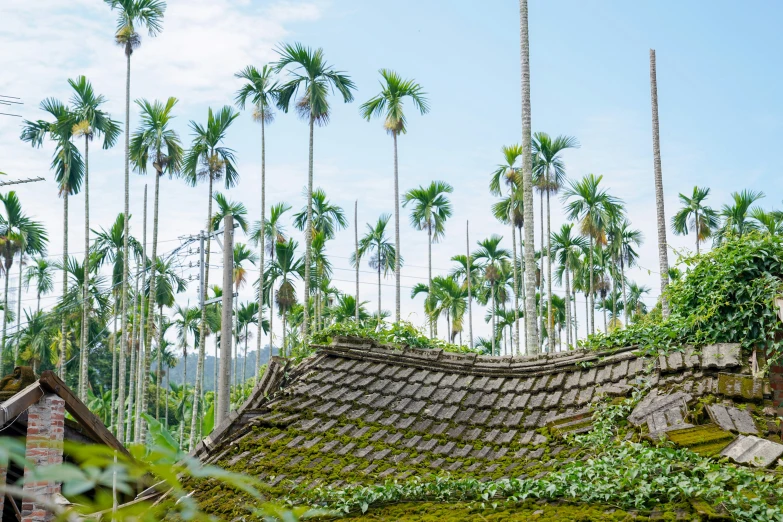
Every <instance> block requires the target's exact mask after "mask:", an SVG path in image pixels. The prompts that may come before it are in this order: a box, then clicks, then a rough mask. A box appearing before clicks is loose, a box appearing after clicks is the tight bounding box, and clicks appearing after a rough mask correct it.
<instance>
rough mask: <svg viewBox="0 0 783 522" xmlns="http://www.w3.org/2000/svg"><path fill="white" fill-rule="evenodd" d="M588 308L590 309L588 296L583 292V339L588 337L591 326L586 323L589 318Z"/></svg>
mask: <svg viewBox="0 0 783 522" xmlns="http://www.w3.org/2000/svg"><path fill="white" fill-rule="evenodd" d="M588 308H590V296H589V292H585V338H587V336H588V335H590V326H591V325H592V323H591V322H590V321H588V318H589V317H590V313H589V311H588Z"/></svg>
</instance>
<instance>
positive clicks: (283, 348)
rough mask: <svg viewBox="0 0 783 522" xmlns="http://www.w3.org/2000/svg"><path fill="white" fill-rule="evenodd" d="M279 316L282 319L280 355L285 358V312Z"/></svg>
mask: <svg viewBox="0 0 783 522" xmlns="http://www.w3.org/2000/svg"><path fill="white" fill-rule="evenodd" d="M281 316H282V318H283V346H282V347H281V351H280V355H282V356H283V357H285V355H286V353H285V338H286V332H285V323H286V312H283V313H282V314H281Z"/></svg>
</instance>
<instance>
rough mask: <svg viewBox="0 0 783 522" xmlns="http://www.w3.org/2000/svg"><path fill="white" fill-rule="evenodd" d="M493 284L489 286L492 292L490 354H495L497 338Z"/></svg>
mask: <svg viewBox="0 0 783 522" xmlns="http://www.w3.org/2000/svg"><path fill="white" fill-rule="evenodd" d="M492 285H493V286H491V287H490V288H489V291H490V293H492V355H495V339H496V338H497V326H496V325H495V312H496V311H497V303H496V300H495V286H494V283H492Z"/></svg>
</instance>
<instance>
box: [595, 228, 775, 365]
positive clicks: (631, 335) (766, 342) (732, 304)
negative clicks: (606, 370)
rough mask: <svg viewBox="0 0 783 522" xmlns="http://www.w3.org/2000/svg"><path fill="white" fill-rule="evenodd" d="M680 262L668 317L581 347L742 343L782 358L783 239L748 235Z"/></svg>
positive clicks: (651, 348)
mask: <svg viewBox="0 0 783 522" xmlns="http://www.w3.org/2000/svg"><path fill="white" fill-rule="evenodd" d="M682 262H683V263H684V264H685V265H686V266H687V267H688V270H687V271H686V273H685V275H684V276H683V277H681V278H680V279H679V280H677V281H673V282H671V284H670V285H669V287H668V290H667V294H666V295H667V297H668V299H669V307H670V310H671V313H670V315H669V317H668V318H667V319H662V318H661V317H660V315H659V314H650V316H651V318H650V319H647V320H641V321H639V322H636V323H633V324H631V325H629V326H628V327H627V328H623V329H617V330H615V331H613V332H610V333H609V334H608V335H604V334H596V335H593V336H590V337H589V338H588V339H587V340H586V341H584V342H583V345H584V346H586V347H588V348H592V349H605V348H612V347H621V346H639V348H640V349H642V350H644V351H647V352H651V353H657V352H668V351H671V350H676V349H680V348H682V347H683V346H684V345H686V344H691V345H694V346H704V345H706V344H712V343H740V344H741V345H742V347H743V348H744V349H746V350H751V349H753V348H757V349H759V350H761V353H766V354H768V355H771V356H773V357H776V356H780V355H781V354H783V342H782V341H781V340H779V339H778V338H777V336H776V334H778V333H779V332H780V330H781V328H780V322H779V319H778V317H777V310H776V307H775V298H776V297H778V296H779V295H780V294H781V290H782V288H783V284H782V281H783V238H781V237H779V236H770V235H760V234H748V235H746V236H743V237H741V238H733V239H730V240H729V241H727V242H725V243H724V244H722V245H720V246H718V247H717V248H715V249H713V250H712V251H710V252H708V253H706V254H702V255H700V256H695V257H690V258H685V259H683V260H682Z"/></svg>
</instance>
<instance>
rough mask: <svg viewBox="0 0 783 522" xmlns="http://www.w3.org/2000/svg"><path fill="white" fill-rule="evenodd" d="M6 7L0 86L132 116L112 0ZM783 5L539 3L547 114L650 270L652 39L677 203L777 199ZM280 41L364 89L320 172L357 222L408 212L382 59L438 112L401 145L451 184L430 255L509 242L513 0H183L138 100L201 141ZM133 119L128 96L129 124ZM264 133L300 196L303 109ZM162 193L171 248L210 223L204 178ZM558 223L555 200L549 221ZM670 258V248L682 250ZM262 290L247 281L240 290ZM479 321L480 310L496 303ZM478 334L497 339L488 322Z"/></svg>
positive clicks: (117, 194)
mask: <svg viewBox="0 0 783 522" xmlns="http://www.w3.org/2000/svg"><path fill="white" fill-rule="evenodd" d="M0 9H1V10H2V12H3V16H2V17H3V19H4V23H3V24H2V26H0V47H2V48H3V49H12V50H13V52H6V53H3V55H2V56H0V67H2V70H3V75H2V76H0V94H6V95H13V96H21V97H22V98H23V100H24V102H25V105H24V106H23V107H22V108H21V109H19V113H21V114H22V115H23V116H24V117H25V118H29V119H33V118H38V117H41V116H42V113H40V111H38V110H37V109H36V107H37V105H38V103H39V102H40V100H41V99H42V98H43V97H46V96H55V97H59V98H61V99H67V98H68V97H69V96H70V93H69V92H68V85H67V83H66V80H67V78H72V77H75V76H77V75H79V74H86V75H87V76H88V77H89V78H90V80H91V81H92V82H93V84H94V86H95V88H96V90H97V91H98V92H101V93H103V94H105V95H106V96H107V97H108V98H109V100H110V102H109V104H108V106H107V107H108V110H110V111H111V112H112V114H113V116H114V117H115V118H117V119H122V118H124V111H123V101H124V61H123V56H122V52H121V50H120V49H118V48H117V47H115V46H114V45H113V42H112V35H113V28H114V16H113V15H112V13H110V12H109V10H108V8H107V7H106V6H105V5H104V4H103V3H102V2H98V1H97V0H75V1H74V2H71V3H69V5H68V6H67V7H63V5H62V4H61V3H60V2H58V1H56V0H41V1H38V2H26V3H14V4H12V5H6V6H3V7H2V8H0ZM780 10H781V8H780V6H779V4H777V3H774V2H758V3H755V4H754V9H752V10H750V9H747V8H746V7H745V6H741V5H739V4H736V3H730V2H722V1H721V2H716V1H711V2H706V1H700V2H654V3H653V2H647V3H642V2H633V3H628V2H616V1H604V2H578V1H555V0H548V1H546V2H543V1H531V5H530V34H531V60H532V64H531V70H532V118H533V129H534V131H545V132H548V133H550V134H553V135H554V134H568V135H572V136H575V137H576V138H578V139H579V141H580V143H581V148H580V149H578V150H573V151H568V152H567V153H566V154H565V160H566V165H567V170H568V173H569V176H570V177H572V178H578V177H581V176H583V175H584V174H587V173H590V172H592V173H595V174H602V175H604V182H605V183H606V186H607V187H608V188H610V189H611V191H612V193H613V194H615V195H617V196H619V197H621V198H623V199H624V200H625V202H626V203H627V205H628V212H629V217H630V218H631V220H632V221H633V223H634V225H635V226H636V227H637V228H639V229H641V230H642V231H643V233H644V235H645V238H646V242H645V244H644V246H643V247H642V248H641V249H640V252H641V255H642V257H641V260H640V265H641V266H642V267H644V268H648V269H653V270H654V269H656V267H657V257H656V244H655V223H654V195H653V178H652V145H651V130H650V129H651V126H650V89H649V62H648V52H649V49H650V48H655V49H656V51H657V60H658V88H659V104H660V123H661V149H662V156H663V176H664V190H665V197H666V210H667V218H668V217H669V216H671V215H672V213H673V212H674V210H675V209H676V208H677V206H678V201H677V194H678V193H679V192H690V190H691V189H692V187H693V186H694V185H697V184H698V185H700V186H709V187H711V188H712V190H713V196H712V198H711V203H712V205H713V206H714V207H720V206H721V205H722V204H723V203H724V202H726V200H727V199H728V197H729V193H730V192H732V191H735V190H741V189H743V188H749V189H754V190H763V191H764V192H765V193H766V194H767V197H766V198H765V199H764V200H763V201H762V203H763V206H765V207H766V208H772V207H779V206H780V204H781V201H780V200H781V196H780V194H781V190H780V189H781V181H780V176H779V161H780V160H779V156H778V155H777V154H775V153H774V150H775V145H776V144H777V143H778V142H779V140H780V134H781V129H780V123H779V121H780V120H781V118H780V116H781V112H782V110H783V108H781V102H780V101H779V91H780V73H779V72H778V71H777V68H776V67H775V64H776V63H777V59H778V57H779V50H780V48H781V43H782V42H781V36H780V33H779V31H778V28H777V27H776V24H777V21H778V20H780V16H781V13H780ZM281 41H285V42H293V41H301V42H302V43H304V44H306V45H311V46H317V47H323V48H324V51H325V53H326V57H327V58H328V60H329V62H330V63H332V64H333V65H334V66H335V67H336V68H338V69H341V70H344V71H346V72H347V73H349V74H350V75H351V76H352V78H353V79H354V81H355V82H356V84H357V86H358V91H357V93H356V101H355V102H354V103H351V104H343V103H342V102H341V101H338V100H337V99H334V104H333V114H332V119H331V122H330V124H329V126H328V127H325V128H319V129H317V130H316V136H315V143H316V147H315V165H316V167H315V180H316V185H318V186H321V187H323V188H324V189H325V190H326V191H327V193H328V195H329V197H330V198H331V199H332V200H334V201H335V202H337V203H339V204H340V205H342V206H343V207H345V208H346V211H348V212H349V214H350V215H352V207H353V201H354V200H355V199H358V200H359V222H360V227H361V228H363V227H364V223H366V222H370V221H374V220H375V219H377V217H378V216H379V215H380V214H381V213H384V212H391V211H392V208H393V206H392V205H393V200H392V197H391V191H392V177H391V174H392V145H391V139H390V138H389V137H388V136H387V135H386V134H385V133H384V131H383V129H382V126H381V122H379V121H373V122H370V123H368V122H365V121H363V120H362V119H361V118H360V117H359V114H358V108H359V105H360V103H361V102H363V101H365V100H366V99H368V98H369V97H371V96H373V95H374V94H375V93H376V92H377V91H378V89H379V84H378V78H379V76H378V72H377V70H378V69H379V68H381V67H386V68H391V69H394V70H396V71H398V72H399V73H400V74H401V75H403V76H406V77H413V78H415V79H416V80H418V81H419V82H420V83H421V84H422V85H423V87H424V88H425V90H426V91H427V92H428V94H429V98H430V101H431V105H432V111H431V112H430V114H427V115H426V116H423V117H422V116H418V115H414V114H413V112H412V111H411V112H410V113H409V115H410V116H409V119H410V122H409V133H408V134H407V135H406V136H404V137H402V138H401V139H400V145H399V149H400V183H401V189H403V190H406V189H408V188H412V187H414V186H417V185H419V184H425V183H429V181H431V180H434V179H441V180H445V181H448V182H449V183H451V184H452V185H454V187H455V193H454V195H453V201H454V205H455V214H454V217H453V218H452V220H451V221H450V223H449V224H448V225H447V235H446V238H445V239H444V241H443V242H442V243H441V244H438V245H436V246H435V247H434V252H433V255H434V261H433V264H434V266H435V267H436V268H437V269H442V270H439V271H445V270H446V269H448V268H449V267H450V266H451V263H450V261H449V258H450V257H451V256H452V255H453V254H455V253H463V252H464V249H465V246H464V244H465V240H464V236H463V230H464V226H465V221H466V220H468V219H469V220H470V221H471V229H472V230H471V239H472V241H475V240H476V239H480V238H483V237H487V236H489V235H490V234H493V233H498V234H502V235H506V236H507V233H506V230H505V227H501V226H500V225H499V224H497V223H496V222H495V221H494V220H493V219H492V217H491V214H490V212H489V208H490V206H491V204H492V202H493V198H492V196H490V194H489V192H488V190H487V184H488V179H489V173H490V172H491V170H492V169H493V166H494V165H495V164H496V163H498V162H499V161H500V159H501V157H500V152H499V150H500V147H501V146H502V145H505V144H511V143H515V142H517V141H518V140H519V139H520V135H521V129H520V126H521V124H520V122H521V116H520V103H519V99H520V89H519V17H518V3H517V2H515V1H513V0H503V1H493V2H482V3H476V2H466V1H452V2H443V1H441V2H435V1H430V2H413V1H400V2H396V3H395V4H394V7H393V9H390V8H389V5H388V4H382V3H375V2H372V3H371V2H357V1H347V0H346V1H338V0H334V1H331V2H320V1H311V2H259V1H253V2H251V1H247V0H246V1H237V2H231V1H229V0H192V1H187V2H186V1H184V0H171V1H170V2H169V9H168V12H167V14H166V19H165V22H164V31H163V33H162V35H161V36H159V37H157V38H149V37H145V38H144V40H143V44H142V47H141V48H140V49H139V50H138V51H137V52H136V53H135V54H134V56H133V64H132V68H133V73H132V74H133V76H132V96H133V98H137V97H147V98H166V97H168V96H176V97H178V98H180V100H181V101H180V105H179V106H178V110H177V115H178V119H177V124H176V126H175V127H176V129H177V130H178V131H179V132H180V133H181V135H182V137H183V141H184V142H185V143H189V141H190V133H189V130H188V128H187V122H188V121H189V120H191V119H192V120H196V121H199V122H202V121H204V120H205V119H206V110H207V107H210V106H212V107H219V106H222V105H223V104H226V103H231V102H232V101H233V97H234V96H233V95H234V92H235V90H236V89H237V87H238V85H239V83H238V81H237V80H235V79H234V78H233V77H232V75H233V73H234V72H236V71H238V70H239V69H241V68H242V67H244V66H245V65H248V64H251V63H252V64H254V65H257V66H260V65H263V64H264V63H267V62H269V61H271V60H274V59H275V53H274V51H273V49H274V47H275V45H276V44H277V43H279V42H281ZM136 123H137V118H136V114H135V111H134V114H132V116H131V127H132V128H135V126H136ZM18 134H19V121H18V119H14V118H8V117H0V170H2V171H5V172H7V173H9V174H10V175H11V176H13V177H16V176H19V177H23V176H34V175H44V176H46V177H47V178H48V181H46V182H45V183H39V184H36V185H28V186H20V188H19V193H20V197H21V198H22V202H23V203H24V204H25V206H26V208H27V209H28V211H29V212H30V213H31V214H34V215H36V216H37V217H38V218H39V219H42V220H44V221H45V222H46V224H47V226H48V228H49V232H50V236H51V245H50V252H51V253H52V254H53V255H55V254H57V253H59V252H61V251H62V228H61V221H62V218H61V216H62V210H61V202H60V200H59V199H58V198H57V195H56V188H55V186H54V182H53V181H51V175H50V173H49V172H48V170H47V169H48V165H49V161H50V157H51V148H50V147H47V148H45V149H44V150H31V149H30V148H29V147H28V146H27V145H26V144H23V143H21V142H20V141H19V140H18ZM267 138H268V139H267V147H268V148H267V167H268V170H267V176H268V180H269V189H268V202H269V203H274V202H277V201H287V202H289V203H291V204H292V205H293V207H294V209H296V210H298V209H299V208H300V207H301V206H302V204H303V199H302V197H301V191H302V188H303V187H304V184H305V182H306V174H307V128H306V124H305V123H304V122H302V121H300V120H298V119H297V118H296V117H295V116H294V115H293V114H288V115H285V114H278V117H277V121H276V122H275V123H274V124H273V125H272V126H270V128H269V131H268V135H267ZM259 141H260V139H259V130H258V126H257V125H256V124H254V123H252V121H251V120H250V117H249V115H248V114H243V115H242V116H241V117H240V119H239V120H238V121H237V123H236V124H235V125H234V126H233V128H232V129H231V130H230V131H229V135H228V140H227V144H228V146H230V147H232V148H234V149H235V150H236V153H237V157H238V159H239V171H240V174H241V182H240V185H239V187H238V188H236V189H233V190H231V191H230V197H231V198H233V199H237V200H241V201H242V202H243V203H245V204H246V206H247V207H248V210H249V212H250V215H251V216H253V218H254V219H257V218H256V217H255V216H257V215H258V212H259V209H260V201H259V200H260V189H259V171H260V152H259V145H258V144H259ZM750 144H752V145H753V147H750V148H749V145H750ZM92 151H94V152H93V154H92V156H91V158H92V160H91V161H92V163H91V165H92V170H91V172H92V175H93V176H92V177H93V184H92V186H91V188H92V195H93V198H92V209H91V215H92V219H93V221H92V226H93V227H94V228H96V227H98V226H104V227H108V225H109V224H110V222H111V221H112V220H113V219H114V217H115V216H116V214H117V213H118V212H120V211H121V204H122V148H121V147H115V148H114V149H112V150H109V151H98V150H97V147H94V148H92ZM150 182H151V178H144V177H141V176H136V175H133V177H132V198H133V203H132V205H133V209H132V212H133V213H134V215H135V216H136V217H134V230H133V233H134V234H135V235H137V236H139V237H140V236H141V227H140V218H141V194H142V190H143V185H144V183H150ZM150 188H151V186H150ZM162 190H163V198H162V206H161V224H162V225H161V233H160V238H161V240H162V241H165V242H163V243H161V247H160V248H161V249H162V250H163V251H164V252H166V251H167V250H169V249H170V248H173V247H175V246H176V245H178V244H179V242H178V240H177V238H178V237H179V236H180V235H183V234H189V233H194V232H196V231H197V230H198V229H199V228H201V227H202V223H203V222H204V219H205V217H206V216H205V212H204V211H202V209H203V207H204V204H205V203H206V198H207V195H206V187H198V188H190V187H187V186H186V185H185V184H184V183H183V182H182V181H177V180H173V181H169V180H166V181H165V182H164V183H163V187H162ZM554 202H555V208H558V207H559V205H560V203H559V202H558V201H557V200H555V201H554ZM82 208H83V199H82V196H77V197H74V198H72V200H71V219H70V227H71V235H70V244H71V250H72V251H73V252H81V250H82V249H83V247H82V246H81V245H83V235H82V234H83V210H82ZM536 213H537V215H538V212H536ZM561 222H563V218H562V216H561V213H560V212H559V211H556V212H555V214H554V215H553V228H559V224H560V223H561ZM403 223H404V225H405V226H404V227H403V236H402V239H403V257H404V258H405V261H406V265H407V267H406V268H405V269H404V271H403V276H404V278H403V286H406V287H410V286H413V284H415V283H416V282H420V281H424V280H425V278H426V239H425V234H424V233H422V232H417V231H414V230H412V229H411V228H410V227H409V226H407V212H406V213H405V214H404V221H403ZM291 228H292V227H289V229H291ZM670 243H671V246H672V247H673V248H674V249H677V250H682V249H684V248H685V249H689V248H692V240H691V237H686V238H681V237H672V236H671V234H670ZM352 244H353V232H352V230H350V229H349V230H347V231H344V232H341V233H340V234H339V235H338V238H337V239H336V240H335V241H334V242H332V243H330V245H329V252H330V254H331V255H332V256H334V263H335V268H336V270H335V279H336V285H337V286H338V288H341V289H342V290H344V291H347V292H350V291H352V288H353V285H352V282H351V281H352V277H353V275H352V272H351V271H350V270H349V266H348V261H347V256H348V255H349V254H350V252H351V249H352ZM508 246H510V244H509V245H508ZM537 246H538V245H537ZM77 255H81V254H77ZM670 259H671V260H672V262H673V261H674V260H675V259H676V255H675V254H674V253H673V252H670ZM193 260H194V261H195V258H194V259H193ZM185 262H186V263H187V260H186V261H185ZM363 270H369V268H367V267H363ZM183 273H195V271H194V270H192V269H187V270H185V271H184V272H183ZM217 275H218V273H217V271H215V272H213V274H212V276H211V279H212V280H213V281H216V280H217V279H218V278H217ZM630 277H631V278H632V279H635V280H637V281H639V282H641V283H644V284H647V285H648V286H650V287H651V288H652V292H651V296H650V299H649V301H650V303H651V304H652V303H653V302H654V300H655V296H656V295H657V282H656V281H657V280H656V274H655V273H651V272H648V271H647V270H643V269H638V270H635V271H633V272H632V273H631V275H630ZM12 281H15V280H14V279H12ZM362 281H363V284H362V293H363V296H362V298H363V299H365V298H366V299H367V300H369V301H370V303H369V305H368V308H370V309H371V310H372V309H375V308H376V298H375V296H376V293H377V290H376V287H375V286H374V277H373V275H372V274H370V273H363V274H362ZM385 284H387V285H389V286H384V287H383V292H384V297H383V306H384V308H386V309H392V308H393V304H394V296H393V286H392V285H393V280H392V279H387V280H386V281H385ZM58 288H59V287H58ZM195 289H196V285H195V284H194V285H192V288H191V289H190V290H189V291H188V292H187V293H186V294H183V295H182V296H181V300H182V301H183V302H185V301H187V300H188V299H190V301H191V303H194V302H195V299H196V290H195ZM403 294H404V296H405V295H406V294H407V289H405V288H404V289H403ZM31 298H32V296H24V299H25V301H24V302H23V305H24V306H28V305H32V304H33V301H30V299H31ZM247 298H250V292H249V291H247V290H246V291H244V292H243V293H242V299H247ZM53 302H54V299H53V298H52V299H49V300H48V301H45V304H46V303H49V304H51V303H53ZM580 310H582V308H581V307H580ZM403 315H404V316H405V317H407V318H409V319H410V320H412V321H413V322H414V323H416V324H421V323H422V322H423V317H422V313H421V302H420V300H418V301H410V300H408V299H403ZM476 315H477V317H480V318H483V312H482V313H478V314H476ZM475 328H476V331H477V332H478V333H479V334H484V333H486V332H487V328H486V327H485V326H484V325H483V321H481V320H480V319H476V321H475Z"/></svg>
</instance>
